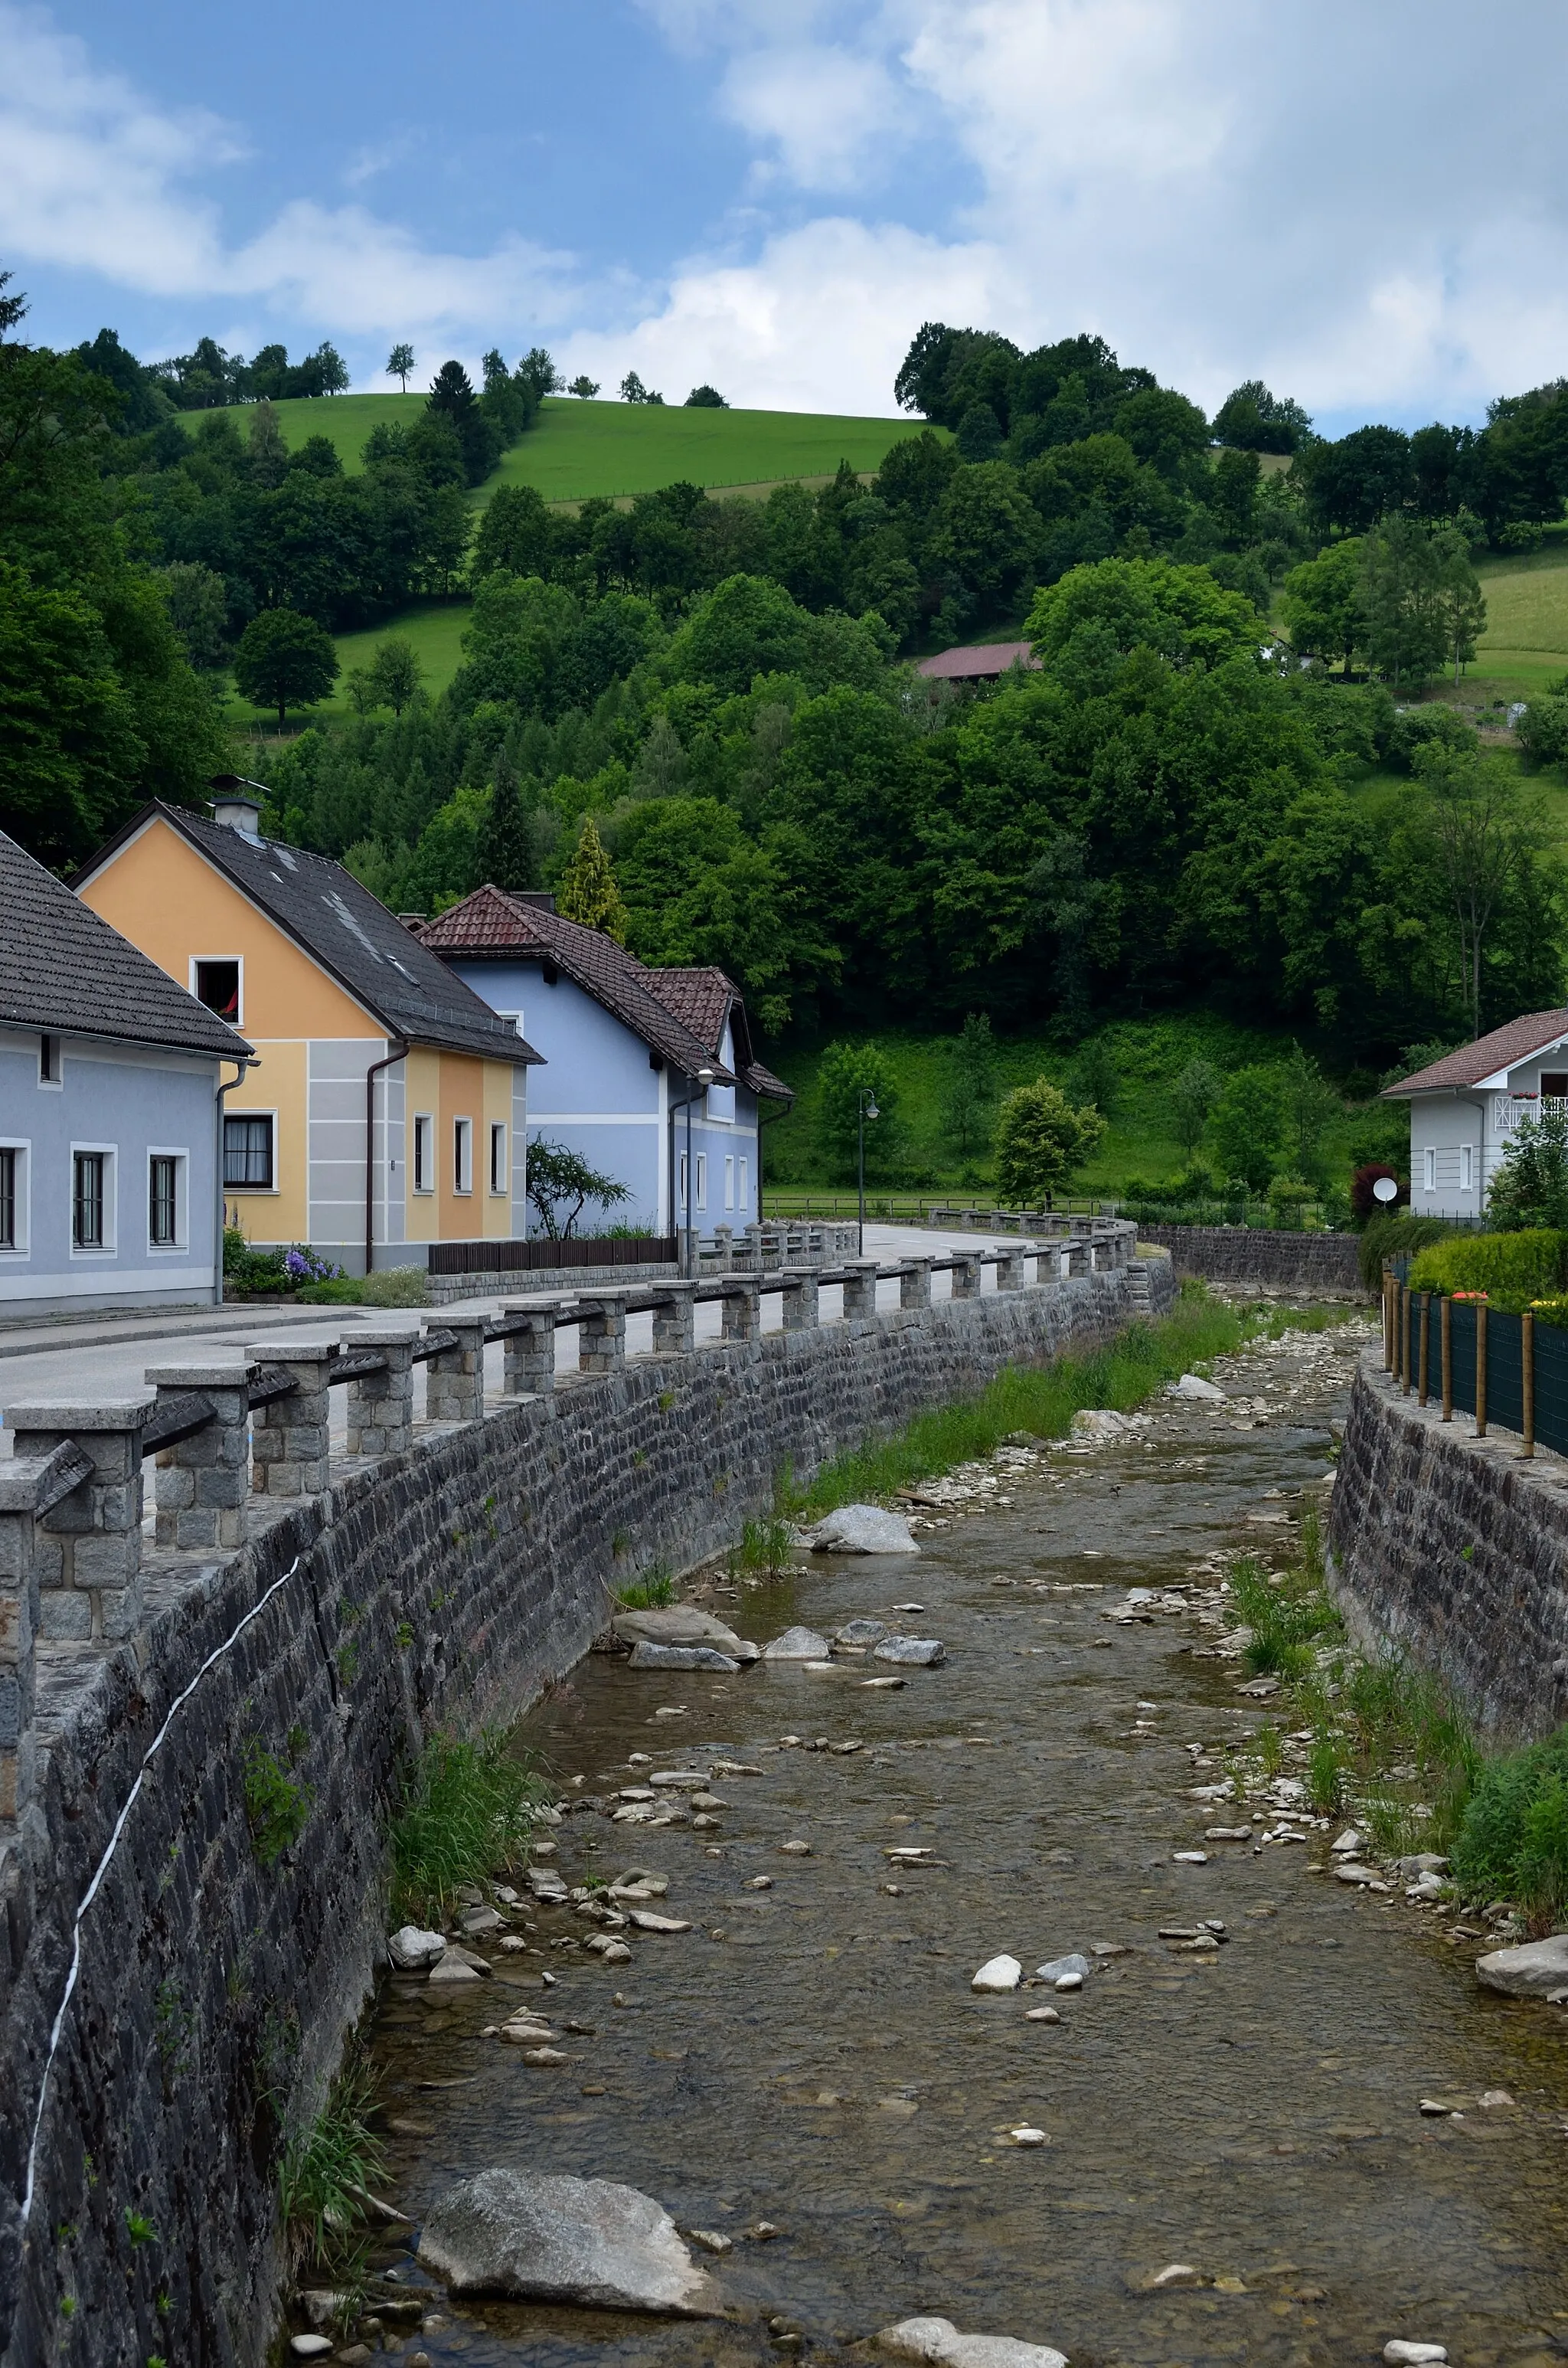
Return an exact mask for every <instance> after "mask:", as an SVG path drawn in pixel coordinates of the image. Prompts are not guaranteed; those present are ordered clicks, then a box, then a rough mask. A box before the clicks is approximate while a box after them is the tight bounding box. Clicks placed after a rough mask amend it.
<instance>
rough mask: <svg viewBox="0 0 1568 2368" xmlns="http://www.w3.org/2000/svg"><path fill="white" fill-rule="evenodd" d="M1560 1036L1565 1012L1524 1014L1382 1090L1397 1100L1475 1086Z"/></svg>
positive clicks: (1565, 1030)
mask: <svg viewBox="0 0 1568 2368" xmlns="http://www.w3.org/2000/svg"><path fill="white" fill-rule="evenodd" d="M1561 1036H1568V1011H1527V1012H1526V1013H1525V1014H1524V1016H1523V1018H1522V1019H1510V1020H1509V1022H1508V1024H1507V1026H1506V1028H1494V1030H1492V1033H1491V1035H1490V1036H1478V1037H1477V1038H1476V1041H1475V1042H1474V1043H1473V1044H1463V1045H1461V1046H1460V1050H1459V1051H1458V1052H1457V1053H1446V1054H1445V1055H1444V1057H1443V1058H1442V1060H1440V1061H1434V1062H1433V1063H1432V1064H1431V1065H1430V1066H1429V1067H1428V1068H1425V1069H1417V1070H1416V1071H1415V1075H1414V1076H1409V1077H1402V1078H1401V1079H1400V1081H1399V1083H1398V1085H1397V1086H1385V1087H1383V1091H1384V1093H1385V1094H1389V1095H1392V1096H1393V1097H1394V1098H1395V1099H1398V1097H1399V1096H1400V1095H1402V1094H1419V1093H1426V1091H1427V1090H1428V1089H1430V1088H1434V1087H1442V1086H1478V1085H1479V1084H1480V1083H1481V1080H1482V1079H1483V1077H1491V1076H1496V1074H1497V1072H1498V1071H1499V1070H1500V1069H1511V1068H1512V1067H1513V1066H1514V1064H1515V1063H1516V1062H1517V1061H1527V1060H1528V1058H1529V1056H1530V1054H1531V1053H1540V1052H1544V1051H1545V1049H1546V1047H1547V1046H1548V1045H1549V1044H1555V1043H1556V1042H1557V1041H1558V1039H1559V1037H1561Z"/></svg>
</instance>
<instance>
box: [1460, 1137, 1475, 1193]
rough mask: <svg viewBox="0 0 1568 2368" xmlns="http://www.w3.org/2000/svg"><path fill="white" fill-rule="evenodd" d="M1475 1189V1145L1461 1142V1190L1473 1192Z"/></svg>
mask: <svg viewBox="0 0 1568 2368" xmlns="http://www.w3.org/2000/svg"><path fill="white" fill-rule="evenodd" d="M1474 1190H1475V1145H1474V1144H1472V1143H1461V1144H1460V1191H1461V1192H1473V1191H1474Z"/></svg>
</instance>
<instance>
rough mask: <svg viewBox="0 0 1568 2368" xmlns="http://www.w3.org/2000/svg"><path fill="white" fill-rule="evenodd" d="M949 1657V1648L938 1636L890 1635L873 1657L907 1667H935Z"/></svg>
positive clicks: (878, 1647) (898, 1666)
mask: <svg viewBox="0 0 1568 2368" xmlns="http://www.w3.org/2000/svg"><path fill="white" fill-rule="evenodd" d="M947 1657H948V1648H947V1646H946V1645H944V1644H943V1643H941V1641H940V1639H939V1638H937V1637H936V1636H890V1637H888V1639H887V1640H886V1642H885V1643H884V1644H881V1645H878V1646H877V1648H876V1651H875V1653H874V1654H873V1656H872V1658H873V1659H875V1660H878V1661H892V1663H893V1664H894V1665H895V1667H897V1668H905V1669H935V1668H939V1667H940V1665H941V1664H942V1662H944V1661H945V1660H946V1659H947Z"/></svg>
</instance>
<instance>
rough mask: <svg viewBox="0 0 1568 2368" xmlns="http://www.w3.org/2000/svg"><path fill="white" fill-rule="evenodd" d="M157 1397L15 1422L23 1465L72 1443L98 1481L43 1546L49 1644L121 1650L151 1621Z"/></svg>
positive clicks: (45, 1405) (16, 1412) (22, 1412)
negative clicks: (149, 1534)
mask: <svg viewBox="0 0 1568 2368" xmlns="http://www.w3.org/2000/svg"><path fill="white" fill-rule="evenodd" d="M152 1410H153V1401H152V1400H151V1398H147V1397H141V1398H119V1399H113V1400H110V1401H109V1402H108V1403H107V1404H105V1405H102V1406H80V1405H75V1404H70V1403H65V1402H58V1401H56V1402H51V1401H49V1400H43V1401H35V1402H34V1403H32V1404H31V1405H28V1406H11V1407H10V1408H9V1409H8V1410H7V1412H6V1421H7V1422H8V1423H9V1425H10V1427H11V1429H12V1430H13V1432H14V1433H15V1435H16V1437H15V1453H16V1455H17V1457H18V1458H19V1459H21V1460H22V1461H24V1462H25V1461H27V1460H28V1458H41V1457H43V1456H48V1455H52V1454H53V1452H54V1451H55V1449H56V1448H57V1447H62V1446H63V1445H65V1443H66V1442H67V1441H69V1442H70V1443H71V1444H72V1445H73V1446H75V1447H79V1448H80V1449H81V1451H82V1452H83V1454H84V1455H85V1457H86V1458H87V1460H88V1462H89V1463H91V1465H92V1467H93V1468H92V1472H91V1474H90V1475H89V1476H87V1477H86V1478H85V1479H83V1480H82V1481H81V1482H80V1483H79V1485H78V1486H76V1487H74V1488H73V1489H72V1490H71V1492H70V1494H69V1495H68V1496H66V1497H62V1499H61V1500H60V1502H59V1503H58V1504H57V1505H56V1506H54V1507H53V1508H52V1509H51V1511H50V1512H48V1513H46V1514H45V1515H44V1517H43V1520H42V1521H41V1523H40V1525H39V1531H38V1535H37V1537H36V1538H35V1540H34V1547H33V1551H34V1559H35V1567H36V1570H37V1576H38V1584H39V1629H38V1633H39V1634H40V1636H46V1637H49V1638H51V1639H55V1638H58V1639H60V1640H62V1641H64V1642H68V1643H74V1644H86V1643H88V1642H92V1643H94V1644H97V1643H119V1641H120V1640H121V1639H122V1638H124V1637H127V1636H130V1635H132V1634H134V1633H135V1631H136V1629H137V1628H138V1627H139V1626H140V1625H141V1621H142V1425H143V1423H144V1422H145V1421H146V1419H147V1417H148V1416H149V1414H150V1413H151V1412H152Z"/></svg>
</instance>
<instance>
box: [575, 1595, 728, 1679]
mask: <svg viewBox="0 0 1568 2368" xmlns="http://www.w3.org/2000/svg"><path fill="white" fill-rule="evenodd" d="M610 1624H611V1626H612V1628H613V1629H614V1631H615V1634H617V1635H618V1636H619V1639H620V1641H621V1643H622V1644H623V1645H706V1646H707V1647H708V1649H709V1651H710V1652H712V1653H728V1654H729V1656H730V1657H731V1659H732V1660H736V1661H755V1660H756V1656H757V1653H756V1645H748V1644H747V1643H746V1642H745V1641H744V1638H743V1637H740V1636H737V1635H736V1634H735V1632H734V1630H733V1628H729V1627H726V1626H725V1624H724V1622H723V1621H722V1620H720V1619H718V1618H716V1617H715V1615H714V1614H713V1613H712V1612H711V1611H700V1610H699V1607H698V1606H697V1605H696V1604H695V1603H665V1604H657V1605H654V1606H653V1607H652V1608H651V1609H649V1610H648V1611H618V1612H617V1613H616V1615H615V1618H614V1620H613V1621H612V1622H611V1623H610ZM668 1667H669V1664H668V1663H667V1662H666V1663H665V1668H668Z"/></svg>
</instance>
